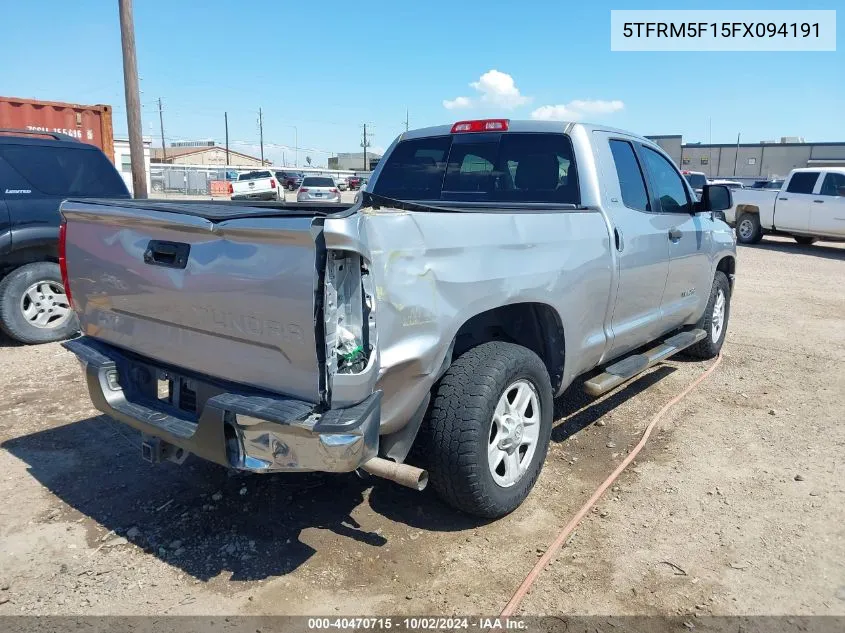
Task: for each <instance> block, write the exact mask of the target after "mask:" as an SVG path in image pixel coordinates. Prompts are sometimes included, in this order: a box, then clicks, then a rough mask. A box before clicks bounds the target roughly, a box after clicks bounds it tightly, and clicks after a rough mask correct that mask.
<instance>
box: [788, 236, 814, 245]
mask: <svg viewBox="0 0 845 633" xmlns="http://www.w3.org/2000/svg"><path fill="white" fill-rule="evenodd" d="M792 239H793V240H795V241H796V242H797V243H798V244H800V245H801V246H812V245H813V244H815V243H816V242H817V241H818V239H817V238H815V237H809V236H807V235H793V236H792Z"/></svg>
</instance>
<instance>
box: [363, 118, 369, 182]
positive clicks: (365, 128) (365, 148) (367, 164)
mask: <svg viewBox="0 0 845 633" xmlns="http://www.w3.org/2000/svg"><path fill="white" fill-rule="evenodd" d="M369 146H370V141H369V139H367V124H366V123H364V138H363V140H362V141H361V147H363V148H364V171H370V164H369V163H368V162H367V148H368V147H369Z"/></svg>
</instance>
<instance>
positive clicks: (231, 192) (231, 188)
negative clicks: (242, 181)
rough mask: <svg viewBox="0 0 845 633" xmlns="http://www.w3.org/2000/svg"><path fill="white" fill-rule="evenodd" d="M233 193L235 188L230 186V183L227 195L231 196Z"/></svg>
mask: <svg viewBox="0 0 845 633" xmlns="http://www.w3.org/2000/svg"><path fill="white" fill-rule="evenodd" d="M233 193H235V188H234V187H233V186H232V183H231V182H230V183H229V194H230V195H231V194H233Z"/></svg>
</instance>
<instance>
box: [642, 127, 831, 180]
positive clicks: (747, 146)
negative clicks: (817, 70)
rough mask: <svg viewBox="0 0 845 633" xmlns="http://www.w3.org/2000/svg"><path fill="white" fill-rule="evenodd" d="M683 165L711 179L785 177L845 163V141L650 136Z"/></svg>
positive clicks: (679, 164) (672, 135)
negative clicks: (690, 139)
mask: <svg viewBox="0 0 845 633" xmlns="http://www.w3.org/2000/svg"><path fill="white" fill-rule="evenodd" d="M647 138H649V139H651V140H653V141H654V142H655V143H657V144H658V145H660V147H662V148H663V150H664V151H665V152H666V153H667V154H669V156H671V157H672V160H674V161H675V163H676V164H677V165H678V166H679V167H680V168H681V169H688V170H690V171H701V172H704V173H705V174H706V175H707V177H708V178H734V177H736V178H741V179H766V178H783V177H784V176H786V175H787V174H788V173H789V172H790V171H791V170H792V169H796V168H798V167H830V166H845V141H843V142H837V143H804V142H803V139H800V138H795V137H783V138H782V139H781V140H780V141H763V142H760V143H740V144H738V145H737V144H736V143H713V144H705V143H684V142H683V137H682V136H681V135H679V134H670V135H658V136H648V137H647Z"/></svg>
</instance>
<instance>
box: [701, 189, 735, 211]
mask: <svg viewBox="0 0 845 633" xmlns="http://www.w3.org/2000/svg"><path fill="white" fill-rule="evenodd" d="M701 206H702V207H703V210H704V211H725V210H726V209H730V208H731V206H733V197H732V196H731V190H730V188H729V187H726V186H725V185H704V190H703V191H702V192H701Z"/></svg>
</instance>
